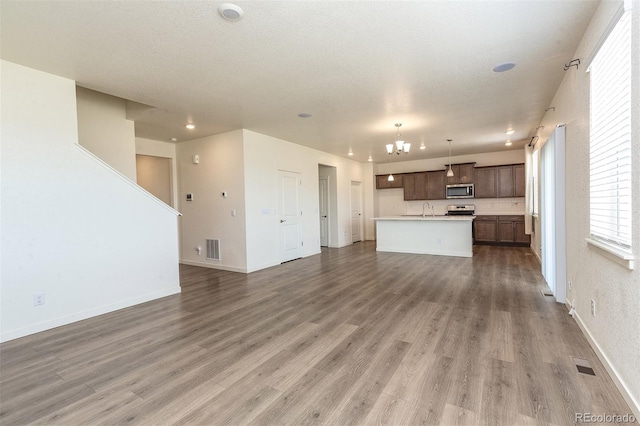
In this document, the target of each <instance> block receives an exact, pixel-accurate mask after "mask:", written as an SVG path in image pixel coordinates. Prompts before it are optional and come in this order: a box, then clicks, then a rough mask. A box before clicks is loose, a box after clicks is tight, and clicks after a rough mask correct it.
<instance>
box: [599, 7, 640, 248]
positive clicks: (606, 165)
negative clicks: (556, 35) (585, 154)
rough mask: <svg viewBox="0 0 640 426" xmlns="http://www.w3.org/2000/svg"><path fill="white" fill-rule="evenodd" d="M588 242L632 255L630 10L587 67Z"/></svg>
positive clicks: (623, 15)
mask: <svg viewBox="0 0 640 426" xmlns="http://www.w3.org/2000/svg"><path fill="white" fill-rule="evenodd" d="M589 72H590V81H591V93H590V95H591V106H590V111H591V120H590V125H591V128H590V152H589V158H590V215H589V216H590V230H591V239H592V240H596V241H597V242H599V243H601V244H604V245H605V246H608V247H611V248H613V249H614V250H618V251H622V252H624V253H630V252H631V12H630V11H627V12H625V13H623V14H622V16H621V17H620V19H619V21H618V23H617V24H616V25H615V27H614V28H613V30H612V31H611V33H610V34H609V35H608V37H607V38H606V40H605V42H604V43H603V44H602V46H601V47H600V50H599V51H598V53H597V54H596V56H595V57H594V59H593V61H592V62H591V64H590V66H589Z"/></svg>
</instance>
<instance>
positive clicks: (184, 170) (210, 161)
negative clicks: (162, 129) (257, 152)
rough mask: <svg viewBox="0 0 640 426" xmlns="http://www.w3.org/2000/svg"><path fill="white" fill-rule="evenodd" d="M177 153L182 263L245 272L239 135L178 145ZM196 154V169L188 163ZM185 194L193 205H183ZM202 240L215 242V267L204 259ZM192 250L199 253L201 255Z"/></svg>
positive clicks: (242, 167) (240, 131) (245, 254)
mask: <svg viewBox="0 0 640 426" xmlns="http://www.w3.org/2000/svg"><path fill="white" fill-rule="evenodd" d="M176 150H177V157H178V173H179V182H180V191H179V194H178V208H179V210H180V212H181V213H182V214H183V217H182V218H181V226H180V229H181V233H180V234H181V248H182V250H181V261H182V262H183V263H187V264H190V265H199V266H207V267H215V268H218V269H226V270H230V271H236V272H246V270H247V246H246V239H247V231H246V227H245V214H246V213H245V187H244V185H245V182H244V172H243V170H244V165H243V146H242V130H237V131H233V132H229V133H223V134H220V135H215V136H208V137H205V138H200V139H195V140H191V141H186V142H180V143H179V144H177V145H176ZM196 154H197V155H198V156H199V157H200V164H193V162H192V158H193V156H194V155H196ZM223 191H226V192H227V194H228V196H227V198H224V197H222V192H223ZM187 193H192V194H193V201H186V194H187ZM232 210H235V212H236V215H235V216H232ZM207 238H214V239H215V238H219V239H220V261H215V260H207V259H206V249H205V248H206V245H205V240H206V239H207ZM196 247H202V252H201V254H200V255H198V253H197V251H196V250H195V248H196Z"/></svg>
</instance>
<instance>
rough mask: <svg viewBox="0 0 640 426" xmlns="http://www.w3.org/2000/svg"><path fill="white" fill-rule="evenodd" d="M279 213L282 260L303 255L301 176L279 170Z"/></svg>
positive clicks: (285, 260)
mask: <svg viewBox="0 0 640 426" xmlns="http://www.w3.org/2000/svg"><path fill="white" fill-rule="evenodd" d="M278 183H279V187H280V188H279V191H278V197H279V200H278V215H279V216H280V219H279V220H280V243H279V252H280V253H279V254H280V256H279V257H280V262H281V263H282V262H288V261H289V260H293V259H298V258H300V257H302V242H301V239H300V235H301V233H300V216H301V211H300V190H299V188H300V176H299V175H298V173H293V172H285V171H283V170H279V171H278Z"/></svg>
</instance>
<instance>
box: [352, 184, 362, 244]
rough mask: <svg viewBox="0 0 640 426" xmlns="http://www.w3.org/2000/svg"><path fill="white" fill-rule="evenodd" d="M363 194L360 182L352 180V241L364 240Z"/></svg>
mask: <svg viewBox="0 0 640 426" xmlns="http://www.w3.org/2000/svg"><path fill="white" fill-rule="evenodd" d="M361 200H362V195H361V185H360V182H351V242H352V243H355V242H357V241H362V237H361V236H360V232H361V229H362V208H361V207H360V206H361V205H362V202H361Z"/></svg>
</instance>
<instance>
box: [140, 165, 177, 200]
mask: <svg viewBox="0 0 640 426" xmlns="http://www.w3.org/2000/svg"><path fill="white" fill-rule="evenodd" d="M136 181H137V183H138V185H140V186H141V187H143V188H144V189H146V190H147V191H149V192H150V193H151V194H153V195H154V196H156V197H157V198H158V199H159V200H161V201H163V202H164V203H165V204H167V205H168V206H171V207H174V204H173V202H174V200H173V196H172V195H173V183H172V182H173V177H172V175H171V158H165V157H155V156H152V155H141V154H136Z"/></svg>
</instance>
